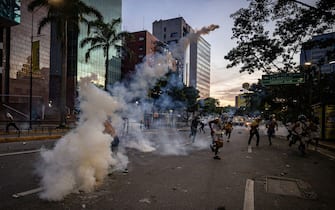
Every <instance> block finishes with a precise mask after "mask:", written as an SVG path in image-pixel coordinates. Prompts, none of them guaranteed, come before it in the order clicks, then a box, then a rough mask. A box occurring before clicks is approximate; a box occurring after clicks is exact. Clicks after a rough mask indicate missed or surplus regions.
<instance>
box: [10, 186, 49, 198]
mask: <svg viewBox="0 0 335 210" xmlns="http://www.w3.org/2000/svg"><path fill="white" fill-rule="evenodd" d="M42 190H43V188H42V187H39V188H35V189H32V190H28V191H24V192H20V193H15V194H13V195H12V197H13V198H19V197H23V196H26V195H30V194H34V193H38V192H41V191H42Z"/></svg>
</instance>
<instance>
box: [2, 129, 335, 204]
mask: <svg viewBox="0 0 335 210" xmlns="http://www.w3.org/2000/svg"><path fill="white" fill-rule="evenodd" d="M178 132H179V133H178V135H179V136H178V137H176V138H178V139H180V138H181V137H182V140H181V141H178V143H176V144H180V145H179V147H183V149H180V150H178V151H176V150H174V151H173V152H172V151H171V150H167V149H166V148H167V147H168V146H167V145H169V144H175V141H174V140H175V139H174V136H173V135H174V133H169V139H170V142H165V143H166V144H161V143H158V141H156V140H155V139H157V138H162V135H163V134H162V133H161V130H159V129H156V130H150V131H145V132H144V133H146V137H147V138H149V139H150V140H151V141H152V142H156V144H155V148H156V150H155V151H152V152H140V151H138V150H136V149H133V148H127V149H126V154H127V156H128V158H129V164H128V171H129V172H128V173H124V172H123V171H116V172H113V173H112V174H110V175H109V176H107V177H106V178H105V180H104V181H103V182H102V183H100V185H99V186H97V187H96V190H95V191H93V192H89V193H83V192H77V193H72V194H70V195H67V196H66V197H65V199H64V200H62V201H57V202H49V201H45V200H42V199H40V198H39V197H38V193H31V194H29V193H28V194H27V195H24V193H23V194H22V195H23V196H21V197H17V198H15V197H13V195H14V194H18V193H22V192H27V191H29V190H34V189H38V188H39V184H38V183H39V178H38V177H37V176H36V174H35V169H36V166H37V165H38V164H39V162H38V160H39V152H38V150H39V149H40V147H41V145H42V144H43V145H44V147H47V148H52V146H53V144H54V142H55V141H53V140H50V141H49V140H48V141H31V142H24V143H23V142H16V143H3V144H0V152H1V155H0V170H1V173H0V174H1V175H0V177H1V183H0V199H1V200H0V203H1V204H0V209H6V210H7V209H45V210H46V209H53V210H54V209H92V210H95V209H97V210H98V209H99V210H102V209H115V210H118V209H136V210H137V209H199V210H203V209H206V210H207V209H226V210H239V209H241V210H242V209H243V210H251V209H256V210H268V209H273V210H277V209H278V210H291V209H294V210H307V209H308V210H332V209H335V188H334V186H335V162H334V159H333V158H331V157H327V156H324V155H322V154H320V153H318V152H316V151H314V150H308V151H307V155H306V156H305V157H302V156H301V155H300V154H299V151H298V149H297V145H293V146H292V147H289V146H288V142H287V141H286V139H285V138H282V137H280V136H276V137H275V138H274V139H273V145H272V146H269V145H268V140H267V137H266V136H265V135H264V134H262V133H261V139H260V145H259V147H256V146H255V144H256V141H255V140H256V139H253V140H252V142H251V146H252V147H251V148H249V149H248V146H247V141H248V137H249V134H248V130H247V129H246V128H245V127H240V126H235V127H234V130H233V132H232V137H231V140H230V142H224V146H223V148H221V151H220V153H219V155H220V157H221V158H222V159H221V160H214V159H213V153H212V152H211V151H210V149H209V143H210V141H211V138H210V134H209V130H208V127H207V130H206V133H204V134H203V133H199V132H198V134H197V137H196V140H195V141H196V142H195V143H194V144H190V143H189V141H190V140H189V138H188V135H189V130H180V131H178ZM131 138H133V137H131ZM20 151H25V153H20ZM29 151H31V152H29ZM13 152H16V153H13ZM19 195H20V194H19Z"/></svg>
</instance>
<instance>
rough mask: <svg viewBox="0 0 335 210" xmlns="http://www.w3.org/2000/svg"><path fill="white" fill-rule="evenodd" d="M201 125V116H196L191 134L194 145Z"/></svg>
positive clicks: (192, 123)
mask: <svg viewBox="0 0 335 210" xmlns="http://www.w3.org/2000/svg"><path fill="white" fill-rule="evenodd" d="M199 123H200V118H199V116H195V117H194V118H193V120H192V122H191V133H190V138H191V140H192V143H194V141H195V137H196V135H197V130H198V125H199Z"/></svg>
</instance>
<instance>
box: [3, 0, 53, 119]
mask: <svg viewBox="0 0 335 210" xmlns="http://www.w3.org/2000/svg"><path fill="white" fill-rule="evenodd" d="M29 2H30V0H20V1H19V0H3V1H1V3H0V10H1V11H0V16H1V18H0V33H1V36H0V40H1V41H0V49H1V53H0V56H1V63H0V68H1V96H2V97H1V102H2V103H3V105H4V106H7V107H11V109H12V110H16V111H15V113H16V114H17V115H18V116H17V117H20V118H19V119H21V120H24V119H27V116H28V115H29V112H30V109H29V108H30V99H32V110H31V111H32V115H33V116H32V117H33V119H35V118H37V117H41V116H42V107H43V104H45V103H47V101H48V97H49V91H48V90H49V88H48V85H49V66H50V63H49V61H50V26H48V25H46V26H45V27H44V28H43V29H42V30H41V33H40V34H37V31H38V27H39V24H38V23H39V22H40V20H41V19H42V18H43V17H45V16H46V13H47V11H46V8H44V7H40V8H36V9H35V10H34V11H33V12H30V11H28V3H29ZM6 8H7V9H8V11H7V12H6V11H5V12H4V9H6ZM31 72H32V73H31ZM30 79H31V80H30ZM30 81H31V82H30ZM18 113H20V114H18Z"/></svg>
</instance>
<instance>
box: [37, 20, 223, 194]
mask: <svg viewBox="0 0 335 210" xmlns="http://www.w3.org/2000/svg"><path fill="white" fill-rule="evenodd" d="M217 27H218V26H215V25H214V26H213V25H211V26H209V27H204V28H203V29H201V30H199V31H197V32H196V33H194V34H190V35H189V36H188V37H187V38H184V39H187V40H188V43H189V41H190V40H196V39H197V38H198V37H199V36H200V35H201V34H206V33H208V32H209V31H211V30H215V29H216V28H217ZM180 42H184V41H182V40H181V41H180ZM184 44H185V43H184ZM176 47H177V48H178V49H175V51H176V52H178V51H181V52H182V51H183V50H184V48H183V44H182V45H178V46H176ZM147 59H150V62H148V61H149V60H146V61H145V62H143V63H142V64H140V65H138V66H137V69H136V75H134V77H133V80H132V81H131V83H130V84H129V85H125V84H122V83H117V84H115V85H114V86H113V87H111V88H110V89H109V91H110V94H109V93H107V92H105V91H103V90H100V89H99V88H97V87H96V86H95V85H93V84H92V83H91V81H92V80H96V76H95V75H92V77H87V78H81V80H80V82H79V85H80V86H79V101H80V110H81V115H80V119H79V121H78V124H77V127H76V128H75V129H74V130H72V131H71V132H69V133H68V134H66V135H65V136H64V137H63V138H61V139H60V140H59V141H58V142H57V143H56V145H55V147H54V148H53V149H52V150H43V151H42V152H41V164H40V165H39V166H38V169H37V170H38V172H39V175H40V176H41V186H42V188H43V189H44V190H43V192H42V193H41V194H40V197H41V198H42V199H46V200H52V201H58V200H62V199H63V198H64V197H65V196H66V195H68V194H70V193H73V192H78V191H84V192H90V191H93V190H94V189H95V188H96V186H98V185H99V183H102V182H103V180H104V178H105V177H106V175H107V173H108V168H109V167H110V166H112V167H113V169H114V170H118V169H122V168H124V167H126V166H127V164H128V162H129V160H128V157H127V156H126V155H125V151H124V150H122V149H121V151H120V153H117V154H112V152H111V150H110V143H111V141H112V140H113V139H112V137H111V136H110V135H108V134H104V133H103V130H104V126H103V122H104V121H105V120H106V119H107V116H110V117H111V118H112V124H113V126H114V127H115V128H116V130H117V131H118V132H120V131H123V130H124V122H125V121H124V120H123V119H124V118H127V119H129V120H131V121H135V122H138V121H139V120H140V119H142V117H143V112H144V111H145V110H152V108H153V107H152V106H153V105H152V104H150V103H147V102H146V101H145V100H142V99H144V98H146V97H147V91H148V89H149V88H151V87H152V86H153V85H154V84H155V83H156V82H157V79H159V78H161V77H163V76H164V75H165V74H166V73H168V72H169V70H170V69H171V58H170V55H166V54H155V55H152V56H151V57H150V58H147ZM170 82H172V83H173V82H174V81H173V80H171V81H170ZM167 87H169V86H167ZM137 100H140V103H135V101H137ZM161 100H162V101H165V100H164V99H163V96H162V99H161ZM169 100H170V99H166V101H169ZM169 103H170V101H169ZM171 134H172V130H171V129H170V130H167V131H161V133H160V135H159V136H157V137H155V139H154V141H152V140H150V139H152V136H150V135H147V134H144V133H143V132H142V130H141V129H139V128H138V127H136V126H134V125H132V126H131V132H130V135H129V137H128V138H126V139H121V145H122V146H124V147H129V148H136V149H138V150H140V151H143V152H152V151H156V152H158V153H159V154H164V155H186V154H187V150H188V149H189V147H188V146H185V144H184V142H183V141H184V139H185V136H182V135H180V134H178V133H174V134H173V135H174V139H172V140H171ZM201 145H202V144H201ZM197 147H198V148H199V145H198V146H197Z"/></svg>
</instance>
